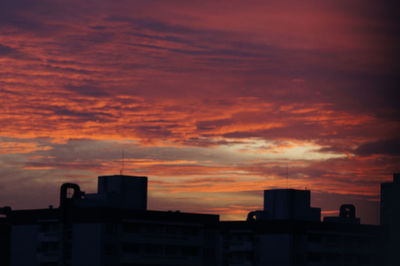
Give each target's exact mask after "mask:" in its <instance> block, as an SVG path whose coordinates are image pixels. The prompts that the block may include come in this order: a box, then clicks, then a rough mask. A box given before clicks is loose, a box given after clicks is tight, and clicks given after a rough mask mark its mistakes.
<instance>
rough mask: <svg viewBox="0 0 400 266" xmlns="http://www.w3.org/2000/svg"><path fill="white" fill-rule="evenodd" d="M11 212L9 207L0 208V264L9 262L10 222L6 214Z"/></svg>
mask: <svg viewBox="0 0 400 266" xmlns="http://www.w3.org/2000/svg"><path fill="white" fill-rule="evenodd" d="M10 212H11V208H9V207H5V208H0V265H6V266H7V265H9V263H10V229H11V226H10V223H9V220H8V219H6V216H7V215H8V214H9V213H10Z"/></svg>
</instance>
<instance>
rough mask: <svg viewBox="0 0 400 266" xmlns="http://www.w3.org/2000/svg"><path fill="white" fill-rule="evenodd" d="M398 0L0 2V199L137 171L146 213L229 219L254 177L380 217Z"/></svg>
mask: <svg viewBox="0 0 400 266" xmlns="http://www.w3.org/2000/svg"><path fill="white" fill-rule="evenodd" d="M398 11H399V9H398V7H397V3H396V1H392V0H382V1H363V0H354V1H347V0H326V1H316V0H315V1H309V0H306V1H295V0H281V1H270V0H263V1H261V0H260V1H259V0H250V1H238V0H229V1H228V0H226V1H220V0H213V1H206V0H202V1H198V0H192V1H182V0H180V1H176V0H168V1H166V0H151V1H149V0H129V1H128V0H113V1H111V0H85V1H82V0H68V1H66V0H58V1H54V0H18V1H16V0H2V1H1V2H0V205H1V206H6V205H8V206H12V207H13V208H14V209H26V208H43V207H47V206H48V205H50V204H52V205H54V206H58V204H59V203H58V194H59V186H60V185H61V183H63V182H73V183H78V184H79V185H80V186H81V188H82V190H84V191H86V192H87V193H92V192H95V191H96V184H97V176H99V175H108V174H119V173H120V171H121V168H122V165H123V174H126V175H139V176H148V178H149V201H148V205H149V209H153V210H181V211H187V212H199V213H212V214H220V215H221V219H223V220H237V219H239V220H242V219H245V217H246V215H247V213H248V212H250V211H253V210H259V209H262V207H263V193H262V191H263V190H264V189H273V188H294V189H310V190H311V191H312V205H313V206H314V207H321V208H322V215H323V216H325V215H328V216H329V215H337V210H338V209H339V206H340V205H341V204H347V203H353V204H355V205H356V207H357V215H358V216H360V217H361V220H362V222H363V223H370V224H376V223H378V221H379V220H378V214H379V209H378V206H379V189H380V188H379V185H380V183H381V182H386V181H390V180H391V178H392V173H393V172H399V171H400V160H399V159H400V137H399V130H400V123H399V118H400V92H399V78H398V77H397V76H398V73H399V69H400V68H399V61H398V60H397V59H398V47H399V37H398V34H397V32H398V31H399V26H398V25H399V23H398V18H397V17H398Z"/></svg>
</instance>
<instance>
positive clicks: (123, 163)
mask: <svg viewBox="0 0 400 266" xmlns="http://www.w3.org/2000/svg"><path fill="white" fill-rule="evenodd" d="M124 166H125V151H124V150H122V161H121V170H119V174H120V175H123V172H124Z"/></svg>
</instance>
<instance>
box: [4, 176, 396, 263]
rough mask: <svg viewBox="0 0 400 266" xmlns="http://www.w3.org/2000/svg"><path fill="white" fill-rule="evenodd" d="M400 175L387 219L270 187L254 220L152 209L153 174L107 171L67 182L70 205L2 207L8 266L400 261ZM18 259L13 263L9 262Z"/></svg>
mask: <svg viewBox="0 0 400 266" xmlns="http://www.w3.org/2000/svg"><path fill="white" fill-rule="evenodd" d="M399 183H400V178H399V175H398V174H395V177H394V182H393V183H384V184H382V203H381V205H382V211H381V221H382V225H383V227H384V229H385V231H384V232H385V234H384V236H385V237H386V239H385V242H383V244H382V241H381V234H382V230H381V229H382V227H381V226H374V225H363V224H360V219H359V218H357V217H356V208H355V206H354V205H352V204H344V205H342V206H341V207H340V213H339V216H334V217H325V218H324V220H323V222H321V210H320V208H313V207H311V204H310V202H311V192H310V191H309V190H295V189H273V190H266V191H264V209H263V210H259V211H253V212H250V213H249V214H248V217H247V220H245V221H223V222H220V221H219V216H218V215H208V214H192V213H182V212H179V211H149V210H147V178H146V177H132V176H122V175H116V176H101V177H99V179H98V192H97V193H95V194H85V193H84V192H83V191H81V189H80V187H79V186H78V185H77V184H72V183H65V184H63V185H62V186H61V188H60V207H59V208H52V207H50V208H48V209H36V210H11V208H9V207H5V208H0V248H1V249H0V265H5V266H8V265H11V266H22V265H23V266H31V265H32V266H87V265H89V266H92V265H93V266H144V265H146V266H156V265H157V266H161V265H162V266H186V265H190V266H192V265H193V266H202V265H207V266H264V265H268V266H322V265H326V266H328V265H332V266H333V265H334V266H338V265H343V266H344V265H348V266H350V265H351V266H360V265H364V266H368V265H371V266H372V265H384V263H383V262H382V257H381V252H382V247H383V248H385V250H386V251H385V252H386V253H385V256H386V257H387V261H386V265H389V266H393V265H400V264H398V263H397V262H398V258H399V257H398V253H396V252H397V251H398V248H397V247H398V239H400V234H399V227H398V225H399V213H400V211H399V206H400V204H399V195H400V192H399ZM9 261H11V262H10V264H8V262H9Z"/></svg>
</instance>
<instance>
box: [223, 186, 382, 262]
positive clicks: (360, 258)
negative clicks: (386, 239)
mask: <svg viewBox="0 0 400 266" xmlns="http://www.w3.org/2000/svg"><path fill="white" fill-rule="evenodd" d="M353 216H354V217H353ZM327 220H328V221H329V222H320V209H319V208H311V207H310V191H308V190H294V189H279V190H266V191H265V192H264V210H263V211H255V212H250V213H249V215H248V219H247V221H234V222H221V232H222V236H223V260H224V262H223V265H227V266H228V265H229V266H236V265H243V266H261V265H269V266H294V265H299V266H300V265H304V266H305V265H315V266H316V265H335V266H337V265H351V266H358V265H379V263H378V261H379V241H378V240H379V234H380V228H379V226H372V225H360V224H359V219H358V218H356V217H355V207H354V206H353V205H343V206H342V208H341V216H339V217H334V218H332V217H330V218H328V219H327Z"/></svg>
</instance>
